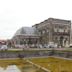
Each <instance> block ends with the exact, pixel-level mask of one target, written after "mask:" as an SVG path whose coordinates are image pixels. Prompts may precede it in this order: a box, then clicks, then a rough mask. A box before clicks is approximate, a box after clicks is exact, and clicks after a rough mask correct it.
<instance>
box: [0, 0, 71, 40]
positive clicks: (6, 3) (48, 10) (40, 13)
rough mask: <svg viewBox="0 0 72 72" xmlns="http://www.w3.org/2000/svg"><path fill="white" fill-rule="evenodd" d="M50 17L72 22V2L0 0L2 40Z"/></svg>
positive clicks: (64, 0) (59, 0)
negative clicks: (23, 27)
mask: <svg viewBox="0 0 72 72" xmlns="http://www.w3.org/2000/svg"><path fill="white" fill-rule="evenodd" d="M49 17H53V18H60V19H66V20H72V0H0V39H10V38H11V37H12V36H13V35H14V33H15V32H16V31H17V29H19V28H20V27H22V26H32V25H34V24H36V23H40V22H41V21H44V20H45V19H48V18H49Z"/></svg>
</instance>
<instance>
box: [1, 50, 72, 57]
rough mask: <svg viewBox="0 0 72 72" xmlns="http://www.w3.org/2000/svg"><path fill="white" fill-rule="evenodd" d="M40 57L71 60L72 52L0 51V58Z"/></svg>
mask: <svg viewBox="0 0 72 72" xmlns="http://www.w3.org/2000/svg"><path fill="white" fill-rule="evenodd" d="M41 56H59V57H66V58H72V51H58V50H43V51H40V50H37V51H31V50H30V51H27V50H26V51H25V50H22V51H0V58H24V57H41Z"/></svg>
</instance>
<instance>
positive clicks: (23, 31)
mask: <svg viewBox="0 0 72 72" xmlns="http://www.w3.org/2000/svg"><path fill="white" fill-rule="evenodd" d="M16 35H25V36H38V32H37V30H36V28H35V27H22V28H20V29H19V30H17V31H16V33H15V35H14V36H16Z"/></svg>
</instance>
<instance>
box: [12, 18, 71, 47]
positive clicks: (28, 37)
mask: <svg viewBox="0 0 72 72" xmlns="http://www.w3.org/2000/svg"><path fill="white" fill-rule="evenodd" d="M70 34H71V21H70V20H62V19H56V18H48V19H47V20H45V21H43V22H41V23H38V24H35V25H33V26H32V27H22V28H20V29H19V30H17V31H16V33H15V34H14V36H13V38H12V41H13V43H14V45H17V44H18V45H31V44H34V45H38V44H41V45H43V46H44V45H48V44H50V43H54V44H56V45H57V46H61V47H65V46H68V45H69V44H70Z"/></svg>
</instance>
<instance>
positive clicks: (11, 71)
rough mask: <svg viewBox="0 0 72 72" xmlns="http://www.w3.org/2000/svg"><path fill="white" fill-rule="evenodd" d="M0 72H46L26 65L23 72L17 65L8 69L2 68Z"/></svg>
mask: <svg viewBox="0 0 72 72" xmlns="http://www.w3.org/2000/svg"><path fill="white" fill-rule="evenodd" d="M0 72H44V71H42V70H40V69H38V68H37V67H34V66H33V65H26V66H24V67H22V68H21V70H20V69H19V68H18V67H17V66H16V65H9V66H7V67H6V68H3V67H0Z"/></svg>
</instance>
